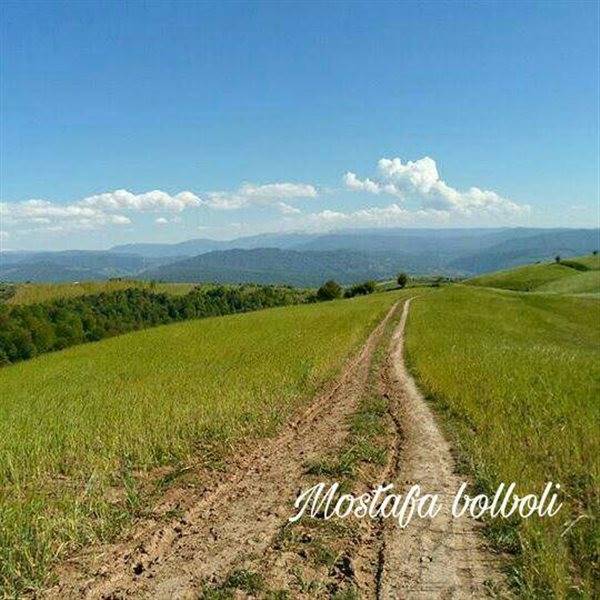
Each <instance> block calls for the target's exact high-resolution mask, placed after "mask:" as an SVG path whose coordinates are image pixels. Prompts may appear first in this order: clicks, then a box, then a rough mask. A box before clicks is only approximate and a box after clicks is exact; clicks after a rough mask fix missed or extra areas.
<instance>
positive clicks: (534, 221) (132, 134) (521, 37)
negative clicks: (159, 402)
mask: <svg viewBox="0 0 600 600" xmlns="http://www.w3.org/2000/svg"><path fill="white" fill-rule="evenodd" d="M1 11H2V14H1V16H2V30H1V32H0V33H1V35H2V48H1V50H2V72H1V75H2V78H1V100H2V104H1V112H2V116H1V126H2V131H1V133H2V136H1V159H2V160H1V173H0V174H1V179H0V181H1V198H2V202H3V207H2V229H3V230H4V233H3V237H2V243H3V246H4V247H5V248H52V249H59V248H73V247H78V248H103V247H108V246H110V245H112V244H116V243H122V242H130V241H180V240H183V239H188V238H192V237H217V238H230V237H235V236H237V235H245V234H253V233H258V232H263V231H281V230H326V229H330V228H337V227H363V226H369V227H379V226H435V227H439V226H474V225H484V226H494V225H534V226H587V227H593V226H597V225H598V218H599V217H598V4H597V3H595V2H564V3H563V2H556V1H555V2H543V3H536V2H529V3H527V2H518V3H517V2H515V3H511V2H469V3H459V2H415V3H408V2H400V3H392V2H380V3H378V2H368V3H360V2H351V3H343V2H327V3H318V2H306V3H302V2H296V3H283V2H282V3H275V2H265V3H261V2H245V3H235V2H218V3H194V2H176V3H169V2H166V1H162V2H116V1H114V2H91V1H89V2H65V3H62V2H49V1H44V2H27V1H19V2H6V1H5V2H4V3H3V5H2V9H1Z"/></svg>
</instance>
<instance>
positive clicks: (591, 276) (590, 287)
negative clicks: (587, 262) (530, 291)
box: [536, 271, 600, 294]
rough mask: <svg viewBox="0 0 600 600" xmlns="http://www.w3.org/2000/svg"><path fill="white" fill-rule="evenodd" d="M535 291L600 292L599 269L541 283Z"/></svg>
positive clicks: (565, 292)
mask: <svg viewBox="0 0 600 600" xmlns="http://www.w3.org/2000/svg"><path fill="white" fill-rule="evenodd" d="M536 291H537V292H552V293H555V294H600V271H583V272H580V273H577V274H576V275H572V276H571V277H564V278H562V279H559V280H558V281H551V282H550V283H546V284H544V285H541V286H540V287H538V288H537V289H536Z"/></svg>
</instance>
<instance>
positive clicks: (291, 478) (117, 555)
mask: <svg viewBox="0 0 600 600" xmlns="http://www.w3.org/2000/svg"><path fill="white" fill-rule="evenodd" d="M395 308H396V307H395V306H393V307H392V308H391V309H390V311H389V312H388V314H387V315H386V317H385V319H384V320H383V321H382V322H381V323H380V324H379V325H378V326H377V327H376V329H375V330H374V331H373V332H372V333H371V335H370V336H369V338H368V340H367V342H366V344H365V345H364V347H363V348H362V350H361V351H360V353H359V354H358V356H357V357H356V358H355V359H354V360H352V361H350V363H349V364H348V365H347V366H346V368H345V370H344V372H343V373H342V375H341V377H340V378H339V379H338V382H337V384H335V385H334V386H333V388H332V389H330V390H328V391H327V392H326V393H324V394H323V395H321V396H319V397H318V398H317V399H316V400H315V401H314V402H313V403H312V405H311V406H310V408H309V409H308V410H307V412H305V413H304V414H303V415H301V416H300V417H299V418H298V419H297V420H296V421H295V422H293V423H291V424H290V425H288V426H287V427H286V428H285V429H284V430H283V431H282V433H281V434H280V435H279V436H278V437H277V438H275V439H273V440H271V441H266V442H261V443H262V444H263V446H262V447H261V448H260V449H258V450H257V451H256V452H253V453H252V454H251V455H250V456H248V457H246V458H245V459H244V460H243V461H242V464H241V465H237V468H236V471H235V472H234V473H231V474H229V476H228V478H227V479H226V480H225V481H223V482H222V483H220V485H217V487H216V489H214V490H212V491H210V492H207V493H206V494H205V495H204V496H203V497H201V498H200V499H199V500H198V502H197V503H196V504H195V505H194V506H192V507H191V508H189V509H188V510H187V512H186V514H185V515H184V516H183V517H181V518H179V519H176V520H174V521H171V522H169V523H168V524H167V525H164V524H162V525H159V526H157V527H155V528H154V529H153V530H150V531H148V530H142V531H138V532H137V534H136V535H135V536H134V538H133V539H131V540H129V541H127V542H125V543H123V544H121V545H117V546H115V547H113V548H111V549H109V550H107V551H105V552H103V554H102V555H101V556H100V557H98V558H97V559H96V561H92V564H88V565H84V568H83V569H82V568H81V565H79V566H76V569H75V570H76V571H77V572H74V570H73V569H72V570H71V572H70V573H68V572H64V573H63V574H62V577H61V575H60V574H59V578H60V579H62V580H61V581H60V582H59V584H58V585H57V586H55V587H54V588H53V589H51V590H49V594H48V595H49V596H50V597H54V598H55V597H60V598H90V599H91V598H94V599H96V598H98V599H99V598H104V599H109V598H110V599H117V598H134V597H135V598H153V599H162V598H164V599H172V598H197V597H198V594H199V592H200V591H201V590H202V586H203V585H205V584H206V583H207V582H218V581H219V580H221V579H222V578H223V577H224V576H226V575H227V574H228V573H229V572H230V571H231V570H232V569H234V568H236V567H237V566H238V565H239V564H240V563H242V561H243V560H244V559H245V558H246V557H248V556H261V555H262V553H263V552H265V551H266V549H267V548H268V547H269V546H270V545H271V544H272V541H273V539H274V537H275V536H276V535H277V533H278V531H279V529H280V527H281V525H282V523H285V522H286V521H287V519H288V518H289V516H290V515H291V514H293V513H292V512H291V508H292V502H293V500H294V499H295V497H296V495H297V493H298V491H299V490H300V489H301V486H302V482H303V479H302V477H303V474H304V472H305V469H306V467H305V465H306V462H307V461H308V460H310V459H311V457H313V456H317V455H320V454H321V453H322V452H324V451H327V450H328V449H334V448H336V447H338V446H339V445H340V444H341V442H342V441H343V439H344V437H345V436H346V434H347V417H348V416H349V415H350V414H351V413H352V412H353V410H354V408H355V406H356V403H357V401H358V399H359V398H360V396H361V393H362V391H363V389H364V387H365V385H366V379H367V375H368V372H369V365H370V362H371V358H372V354H373V351H374V349H375V348H376V346H377V343H378V341H379V338H380V336H381V332H382V331H383V329H384V327H385V324H386V323H387V321H388V320H389V319H390V317H391V315H392V313H393V311H394V309H395ZM94 563H95V564H94Z"/></svg>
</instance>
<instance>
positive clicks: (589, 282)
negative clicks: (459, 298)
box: [465, 255, 600, 294]
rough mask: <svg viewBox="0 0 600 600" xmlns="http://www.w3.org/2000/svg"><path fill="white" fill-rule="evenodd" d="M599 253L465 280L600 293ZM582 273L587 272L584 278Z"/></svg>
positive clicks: (484, 284)
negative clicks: (594, 272) (594, 273)
mask: <svg viewBox="0 0 600 600" xmlns="http://www.w3.org/2000/svg"><path fill="white" fill-rule="evenodd" d="M599 270H600V257H599V256H597V255H596V256H593V255H589V256H580V257H577V258H571V259H565V260H563V261H562V262H560V263H556V262H553V263H544V264H536V265H526V266H524V267H517V268H516V269H509V270H506V271H498V272H496V273H490V274H486V275H481V276H479V277H473V278H472V279H469V280H467V281H466V282H465V283H467V284H469V285H476V286H482V287H492V288H499V289H507V290H515V291H519V292H532V291H536V292H537V291H539V292H557V293H570V294H579V293H600V283H599V282H600V278H599V276H598V274H596V275H593V274H591V273H590V272H593V271H596V272H599ZM582 275H586V276H585V277H582Z"/></svg>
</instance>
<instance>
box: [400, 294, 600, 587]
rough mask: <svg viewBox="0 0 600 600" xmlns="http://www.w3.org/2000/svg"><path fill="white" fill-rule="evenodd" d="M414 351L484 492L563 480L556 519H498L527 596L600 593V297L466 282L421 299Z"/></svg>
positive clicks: (412, 322) (501, 541) (414, 315)
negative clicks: (561, 503) (510, 290)
mask: <svg viewBox="0 0 600 600" xmlns="http://www.w3.org/2000/svg"><path fill="white" fill-rule="evenodd" d="M407 351H408V359H409V364H410V366H411V369H412V371H413V372H414V374H415V375H416V377H417V380H418V381H419V383H420V385H421V387H422V389H423V391H424V392H425V393H427V394H428V395H429V397H430V398H431V399H433V400H434V402H435V406H436V407H437V409H438V410H439V412H441V413H442V414H443V415H444V417H445V418H444V421H445V423H446V425H447V426H448V428H449V429H450V431H451V433H452V435H453V437H454V439H455V442H456V444H457V445H458V447H459V450H460V453H461V457H462V460H463V466H464V467H465V468H466V469H468V470H469V471H470V473H471V474H473V475H474V478H475V480H476V484H477V486H478V487H479V488H480V489H483V490H485V491H487V492H490V491H492V490H494V489H495V488H496V487H497V485H498V484H499V483H500V482H511V481H515V482H516V483H517V484H518V491H520V492H521V493H530V492H531V493H540V492H541V490H542V488H543V484H544V483H545V482H546V481H553V482H558V483H560V484H561V485H562V488H563V492H564V495H563V500H564V503H565V504H564V507H563V509H562V510H561V512H560V513H559V514H558V515H556V516H555V517H553V518H537V519H536V518H535V517H532V518H530V519H528V520H521V521H514V522H512V521H511V522H505V521H499V520H496V521H492V522H490V524H489V528H488V532H489V534H490V536H491V538H492V539H493V540H494V542H495V543H496V545H497V546H499V547H500V548H502V549H504V550H508V551H511V552H514V553H515V560H514V563H513V569H512V573H511V576H512V582H513V583H514V585H515V586H516V589H517V590H518V592H519V594H520V595H522V596H523V597H529V598H542V597H543V598H546V597H556V598H565V597H582V598H591V597H594V596H595V595H597V594H598V593H599V590H598V587H597V585H598V580H597V578H596V576H597V573H598V568H599V564H598V540H599V539H600V530H599V527H598V516H599V495H600V460H599V459H598V457H599V456H600V436H599V434H598V431H599V428H600V415H599V411H598V398H599V394H600V390H599V376H600V303H598V302H597V301H596V300H593V299H584V298H574V297H563V298H560V297H554V296H546V295H537V294H536V295H528V294H516V293H514V294H507V293H501V292H494V291H491V290H484V289H477V288H468V287H462V286H455V287H452V288H447V289H444V290H439V291H438V292H437V293H434V294H431V295H427V296H425V297H422V298H418V299H417V300H415V301H414V303H413V307H412V309H411V314H410V317H409V324H408V329H407ZM596 597H597V596H596Z"/></svg>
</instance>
